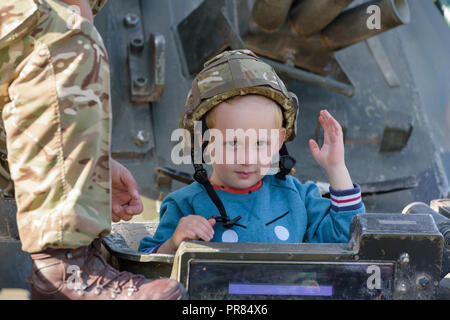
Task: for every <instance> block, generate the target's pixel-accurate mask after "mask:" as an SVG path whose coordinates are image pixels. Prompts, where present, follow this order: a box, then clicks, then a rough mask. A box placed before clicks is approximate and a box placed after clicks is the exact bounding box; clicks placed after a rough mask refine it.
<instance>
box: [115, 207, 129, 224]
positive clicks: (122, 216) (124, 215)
mask: <svg viewBox="0 0 450 320" xmlns="http://www.w3.org/2000/svg"><path fill="white" fill-rule="evenodd" d="M113 214H114V215H115V216H116V217H118V218H119V221H120V220H124V221H130V220H131V219H132V218H133V215H131V214H128V213H126V211H125V208H122V209H121V210H120V211H119V212H115V213H113ZM114 222H117V221H114Z"/></svg>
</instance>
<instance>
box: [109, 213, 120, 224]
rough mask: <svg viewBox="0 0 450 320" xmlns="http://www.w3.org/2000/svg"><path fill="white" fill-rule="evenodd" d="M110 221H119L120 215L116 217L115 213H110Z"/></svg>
mask: <svg viewBox="0 0 450 320" xmlns="http://www.w3.org/2000/svg"><path fill="white" fill-rule="evenodd" d="M111 218H112V221H113V222H119V221H120V217H118V216H117V215H115V214H114V213H113V214H112V215H111Z"/></svg>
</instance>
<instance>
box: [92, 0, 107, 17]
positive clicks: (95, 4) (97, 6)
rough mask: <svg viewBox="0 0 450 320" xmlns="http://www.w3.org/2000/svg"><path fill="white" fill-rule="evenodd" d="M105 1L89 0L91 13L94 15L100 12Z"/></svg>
mask: <svg viewBox="0 0 450 320" xmlns="http://www.w3.org/2000/svg"><path fill="white" fill-rule="evenodd" d="M106 1H108V0H89V3H90V4H91V8H92V13H93V14H94V16H95V15H96V14H97V13H99V12H100V10H101V9H102V8H103V6H104V5H105V4H106Z"/></svg>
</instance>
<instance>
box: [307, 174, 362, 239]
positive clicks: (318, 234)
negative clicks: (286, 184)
mask: <svg viewBox="0 0 450 320" xmlns="http://www.w3.org/2000/svg"><path fill="white" fill-rule="evenodd" d="M301 186H302V189H303V190H301V194H302V196H303V200H304V203H305V208H306V213H307V216H308V224H307V229H306V236H305V237H306V239H305V240H307V241H309V242H318V243H335V242H341V243H342V242H348V238H349V233H350V222H351V220H352V219H353V217H354V216H355V215H357V214H359V213H364V212H365V207H364V204H363V202H362V200H361V189H360V186H359V185H358V184H354V185H353V189H348V190H334V189H332V188H331V187H330V195H331V199H328V198H324V197H322V195H321V193H320V190H319V188H318V187H317V185H315V184H314V183H312V182H308V183H305V184H303V185H301Z"/></svg>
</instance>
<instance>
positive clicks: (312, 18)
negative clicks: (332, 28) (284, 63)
mask: <svg viewBox="0 0 450 320" xmlns="http://www.w3.org/2000/svg"><path fill="white" fill-rule="evenodd" d="M352 1H353V0H302V1H300V3H299V4H298V5H296V6H295V7H294V8H293V9H292V10H291V14H290V17H289V23H290V25H291V27H292V28H293V30H294V31H295V32H296V33H297V34H298V35H299V36H304V37H308V36H311V35H313V34H315V33H318V32H320V31H321V30H322V29H323V28H325V27H326V26H327V25H328V24H329V23H330V22H331V21H333V20H334V19H335V18H336V17H337V16H338V15H339V14H340V13H341V12H342V11H343V10H344V9H345V8H346V7H347V6H348V5H349V4H350V2H352Z"/></svg>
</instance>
